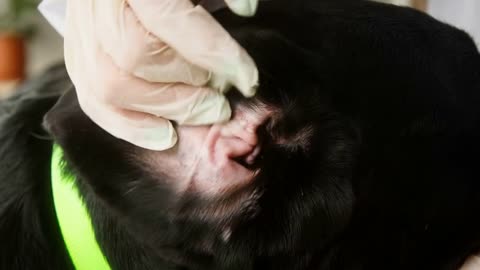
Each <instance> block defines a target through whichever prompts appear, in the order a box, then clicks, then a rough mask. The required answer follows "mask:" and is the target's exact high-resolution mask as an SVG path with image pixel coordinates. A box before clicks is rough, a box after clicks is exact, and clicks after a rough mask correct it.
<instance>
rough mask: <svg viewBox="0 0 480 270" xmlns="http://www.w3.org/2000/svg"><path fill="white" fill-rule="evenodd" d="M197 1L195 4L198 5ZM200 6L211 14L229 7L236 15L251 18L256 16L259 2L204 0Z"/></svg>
mask: <svg viewBox="0 0 480 270" xmlns="http://www.w3.org/2000/svg"><path fill="white" fill-rule="evenodd" d="M197 1H198V0H197ZM197 1H193V2H194V3H196V2H197ZM198 4H199V5H202V6H203V7H205V9H207V10H208V11H209V12H213V11H216V10H219V9H221V8H223V7H225V6H227V7H228V8H230V10H231V11H233V12H234V13H235V14H237V15H240V16H246V17H249V16H253V15H255V13H256V11H257V7H258V0H202V1H200V2H199V3H198Z"/></svg>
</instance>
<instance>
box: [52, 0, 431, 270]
mask: <svg viewBox="0 0 480 270" xmlns="http://www.w3.org/2000/svg"><path fill="white" fill-rule="evenodd" d="M288 2H292V1H286V2H282V1H279V2H275V1H272V2H271V3H270V2H265V3H263V4H261V5H260V9H259V12H258V14H257V15H256V16H255V17H254V18H249V19H245V18H239V17H235V16H233V15H232V14H230V13H228V12H227V11H221V12H218V13H217V14H216V16H217V18H218V20H219V21H220V22H221V23H222V24H223V25H224V26H225V28H226V29H227V30H228V31H229V32H230V33H231V34H232V36H233V37H234V38H235V39H237V40H238V41H239V42H240V44H241V45H242V46H244V48H245V49H246V50H247V51H248V52H249V53H250V55H251V56H252V57H253V59H254V60H255V62H256V63H257V65H258V68H259V71H260V88H259V89H258V94H257V96H255V97H254V98H251V99H246V98H243V97H241V96H239V95H238V94H236V91H234V90H232V91H231V92H230V93H229V99H230V101H231V104H232V108H234V115H233V119H232V121H231V122H230V123H228V124H226V125H237V126H238V127H240V128H237V131H238V132H237V133H234V134H225V133H223V132H222V130H224V129H223V128H224V126H222V125H215V126H203V127H178V134H179V138H180V140H179V143H178V144H177V145H176V146H175V148H173V149H170V150H168V151H163V152H154V151H148V150H145V149H140V148H137V147H135V146H133V145H130V144H128V143H126V142H124V141H121V140H118V139H116V138H114V137H112V136H110V135H109V134H107V133H106V132H104V131H103V130H102V129H101V128H99V127H98V126H96V125H95V124H94V123H93V122H92V121H91V120H89V119H88V117H87V116H86V115H85V114H84V113H83V112H82V111H81V109H80V107H79V105H78V101H77V98H76V95H75V93H74V91H70V92H69V93H67V94H66V95H65V96H63V97H62V98H61V99H60V101H59V102H58V104H57V105H56V106H55V107H54V108H53V109H52V110H51V111H50V112H49V113H48V115H47V116H46V125H47V127H48V129H49V130H50V132H51V133H52V134H53V136H54V137H55V140H56V142H57V143H58V144H59V145H61V147H62V148H63V149H64V152H65V159H66V160H67V161H68V164H69V166H70V167H69V168H70V169H71V170H72V171H73V172H74V174H75V175H76V176H77V178H78V179H77V184H78V185H79V186H80V189H81V191H82V194H83V196H84V198H85V200H86V202H87V205H88V207H89V208H90V210H91V211H92V215H93V219H94V223H98V224H97V225H96V226H97V228H98V227H99V226H100V227H101V226H104V228H106V229H108V228H110V229H111V227H109V226H108V225H105V224H103V225H99V224H100V223H102V222H103V223H108V222H111V220H115V222H114V223H115V224H116V225H115V226H119V227H121V228H123V229H124V230H125V231H126V234H128V235H131V236H132V237H133V239H135V240H136V241H138V242H139V243H142V245H145V246H148V247H149V248H151V249H155V250H159V251H161V252H166V253H165V254H169V255H168V256H170V258H174V256H171V253H168V252H171V251H172V250H175V251H178V250H181V252H183V253H182V254H183V255H185V253H189V254H201V255H206V256H211V255H213V254H215V255H216V256H217V255H219V254H223V257H222V255H220V256H219V257H222V258H223V260H224V262H225V263H226V261H228V260H229V259H228V256H229V254H230V253H239V252H240V253H242V254H244V255H245V256H238V257H240V258H248V257H253V256H269V255H275V254H295V252H303V251H304V250H309V249H312V250H320V249H321V248H322V247H323V246H325V245H327V244H328V243H329V241H330V240H332V239H333V238H334V237H335V236H336V235H337V233H339V232H341V231H342V230H343V229H344V228H345V226H346V225H347V224H348V221H349V219H350V216H351V213H352V210H353V204H354V199H355V198H354V195H353V193H354V192H353V188H352V184H353V183H352V174H353V173H354V171H355V170H356V168H357V165H358V164H357V160H358V156H359V155H360V154H361V151H362V149H361V147H360V146H361V145H362V143H365V142H371V141H372V140H377V142H378V143H379V144H380V142H381V141H382V140H385V138H388V136H390V134H392V132H394V131H395V132H396V131H398V129H399V128H401V127H402V125H403V124H404V123H406V122H408V121H410V120H411V115H413V114H414V113H418V112H420V111H422V110H427V109H428V107H425V106H429V104H413V105H412V106H411V107H410V108H408V109H406V108H405V107H404V104H403V103H402V102H403V100H405V97H406V96H407V95H417V94H416V91H415V90H416V89H420V88H424V89H423V90H425V91H427V92H428V91H430V90H432V91H433V89H434V88H435V87H436V86H435V84H432V83H430V82H429V84H427V82H428V81H429V78H430V77H429V76H431V75H430V74H428V72H430V71H426V70H423V69H422V68H423V67H424V66H425V65H427V66H428V65H429V64H424V61H430V60H429V59H430V58H429V56H428V55H429V53H428V50H429V48H428V46H423V45H419V46H418V47H416V48H415V50H416V52H414V51H415V50H413V49H412V48H410V47H409V46H410V45H411V44H409V42H408V40H407V41H405V40H403V37H402V35H406V34H407V33H409V34H408V35H411V31H410V29H407V28H403V27H404V26H403V24H402V23H401V22H399V21H398V20H399V18H404V17H405V18H407V19H405V20H410V19H409V17H408V16H404V17H401V16H400V17H399V16H396V15H394V14H395V12H397V11H398V10H397V9H395V8H393V7H387V6H384V5H378V4H373V3H367V2H365V3H364V2H363V1H353V2H352V3H349V1H345V3H344V1H339V3H333V2H335V1H333V2H332V3H331V2H330V1H319V2H321V3H316V2H315V1H301V2H302V4H293V3H288ZM340 2H341V3H340ZM402 12H403V13H405V14H407V15H411V16H416V17H415V18H417V19H418V20H416V21H415V24H414V25H410V27H413V28H415V29H417V30H419V29H420V30H421V27H420V28H419V27H417V26H418V25H423V24H432V25H434V26H435V25H436V24H434V23H433V20H431V19H430V18H428V17H426V16H425V17H424V16H420V15H419V14H417V13H416V12H415V11H413V10H407V9H402ZM400 20H401V19H400ZM388 24H391V26H392V27H396V28H395V29H396V32H395V33H396V35H392V34H390V33H391V31H392V30H391V29H389V28H382V27H381V26H382V25H388ZM399 25H400V26H401V27H398V26H399ZM420 30H419V31H417V32H415V33H414V35H417V36H420V37H423V38H425V39H427V40H428V39H430V38H432V37H430V36H429V35H428V34H427V32H422V31H420ZM395 46H398V48H401V49H399V51H400V52H399V53H398V51H397V50H396V49H395V48H396V47H395ZM425 55H426V56H425ZM417 57H418V58H417ZM415 63H418V65H420V66H416V65H415ZM422 65H423V66H422ZM412 67H413V68H412ZM399 74H401V75H402V76H399ZM407 75H408V76H407ZM422 76H426V77H422ZM412 93H413V94H412ZM419 95H421V94H419ZM424 105H425V106H424ZM380 111H381V112H382V113H378V112H380ZM397 120H398V121H397ZM402 121H405V122H402ZM379 126H381V128H380V127H379ZM229 130H235V128H233V129H232V128H229ZM245 144H248V145H249V146H253V147H249V148H244V146H245ZM371 149H373V150H372V151H374V149H375V147H373V146H372V148H371ZM375 154H377V153H375V152H369V154H368V155H367V156H365V155H364V157H365V158H367V159H368V158H369V157H372V156H374V155H375ZM99 209H101V210H99ZM100 215H105V216H106V217H101V216H100ZM105 241H106V240H105ZM176 255H178V254H176ZM183 255H182V256H183Z"/></svg>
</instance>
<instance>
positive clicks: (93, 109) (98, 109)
mask: <svg viewBox="0 0 480 270" xmlns="http://www.w3.org/2000/svg"><path fill="white" fill-rule="evenodd" d="M77 90H78V89H77ZM84 94H85V92H84V91H80V92H78V91H77V95H78V100H79V103H80V106H81V108H82V110H83V111H84V112H85V113H86V114H87V116H89V118H90V119H91V120H92V121H93V122H95V123H96V124H97V125H98V126H100V127H101V128H102V129H104V130H105V131H106V132H108V133H109V134H111V135H113V136H114V137H117V138H119V139H122V140H125V141H127V142H130V143H132V144H134V145H136V146H139V147H142V148H146V149H150V150H155V151H162V150H166V149H169V148H172V147H173V146H174V145H175V144H176V143H177V140H178V137H177V133H176V132H175V129H174V127H173V125H172V123H171V122H170V121H168V120H166V119H163V118H159V117H156V116H153V115H150V114H146V113H140V112H134V111H128V110H123V109H119V108H115V107H112V106H109V105H108V104H104V103H102V102H101V101H99V100H97V99H95V98H92V96H91V95H84Z"/></svg>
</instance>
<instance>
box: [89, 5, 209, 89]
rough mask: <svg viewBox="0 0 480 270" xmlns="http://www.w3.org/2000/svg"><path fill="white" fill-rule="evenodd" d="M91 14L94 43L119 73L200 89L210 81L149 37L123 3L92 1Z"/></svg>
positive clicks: (199, 71)
mask: <svg viewBox="0 0 480 270" xmlns="http://www.w3.org/2000/svg"><path fill="white" fill-rule="evenodd" d="M87 1H92V0H87ZM91 12H93V13H94V14H92V15H91V17H92V18H95V20H96V22H95V25H96V28H95V32H96V39H97V40H98V41H99V42H100V44H101V47H102V48H103V50H104V51H105V52H107V53H108V54H109V55H110V56H111V57H112V58H113V60H114V62H115V64H116V65H117V66H119V67H120V68H121V69H123V70H125V71H128V72H130V73H132V74H134V75H135V76H138V77H140V78H143V79H145V80H148V81H151V82H164V83H170V82H181V83H186V84H191V85H198V86H200V85H205V84H206V83H207V82H208V81H209V80H210V73H209V72H208V71H206V70H205V69H203V68H200V67H198V66H196V65H194V64H191V63H190V62H188V61H187V60H185V58H183V57H182V56H181V55H179V54H178V53H176V52H175V51H174V50H173V49H172V48H170V47H169V46H167V45H166V44H165V43H164V42H163V41H161V40H160V39H159V38H158V37H156V36H155V35H152V34H151V33H149V32H148V31H147V30H146V29H145V28H144V27H143V25H142V24H141V23H140V22H139V21H138V19H137V17H136V16H135V14H133V11H132V9H131V8H130V7H129V6H128V5H127V4H126V2H125V1H119V0H102V1H96V2H95V8H94V9H92V10H91Z"/></svg>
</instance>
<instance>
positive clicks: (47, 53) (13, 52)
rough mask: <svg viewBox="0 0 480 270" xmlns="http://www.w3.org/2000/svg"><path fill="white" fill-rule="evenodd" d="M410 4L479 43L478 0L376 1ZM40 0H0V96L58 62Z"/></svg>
mask: <svg viewBox="0 0 480 270" xmlns="http://www.w3.org/2000/svg"><path fill="white" fill-rule="evenodd" d="M378 1H380V2H386V3H392V4H396V5H404V6H411V7H414V8H417V9H419V10H422V11H425V12H428V13H430V14H431V15H433V16H434V17H436V18H438V19H440V20H442V21H445V22H449V23H450V24H453V25H455V26H457V27H459V28H462V29H464V30H466V31H467V32H469V33H470V34H471V35H472V36H473V37H474V39H475V40H476V42H477V45H478V44H480V0H378ZM39 2H40V0H0V99H1V98H5V97H7V96H8V95H10V94H11V93H12V92H13V91H14V89H15V87H16V86H17V85H18V84H19V83H21V82H22V81H23V80H25V79H26V78H29V77H32V76H35V75H38V74H41V73H42V71H44V70H45V69H47V68H48V67H50V66H52V65H53V64H55V63H59V62H61V61H62V58H63V44H62V38H61V36H60V35H59V34H58V33H57V32H56V31H55V30H54V29H53V28H52V27H51V26H50V25H49V24H48V22H47V21H46V20H45V19H44V18H43V17H42V15H41V14H40V13H39V12H38V10H37V6H38V4H39Z"/></svg>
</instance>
